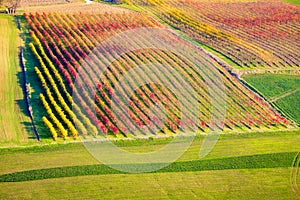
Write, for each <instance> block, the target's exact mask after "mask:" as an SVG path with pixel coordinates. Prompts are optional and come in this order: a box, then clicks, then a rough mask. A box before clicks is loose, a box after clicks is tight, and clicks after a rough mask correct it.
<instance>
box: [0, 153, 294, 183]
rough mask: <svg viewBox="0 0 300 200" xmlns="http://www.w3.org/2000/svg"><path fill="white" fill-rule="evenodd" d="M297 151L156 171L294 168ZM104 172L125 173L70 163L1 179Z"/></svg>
mask: <svg viewBox="0 0 300 200" xmlns="http://www.w3.org/2000/svg"><path fill="white" fill-rule="evenodd" d="M296 155H297V152H284V153H273V154H258V155H250V156H238V157H228V158H218V159H211V160H194V161H186V162H174V163H171V164H170V165H168V166H167V167H165V168H163V169H160V170H158V171H156V172H150V173H161V172H193V171H205V170H226V169H257V168H279V167H291V163H292V161H293V159H294V157H295V156H296ZM149 165H152V166H153V167H155V165H158V164H155V163H154V164H124V165H122V168H123V169H126V168H128V169H132V167H134V168H136V169H139V170H138V171H141V169H143V168H144V167H145V169H147V168H148V167H149ZM101 174H126V173H125V172H121V171H118V170H116V169H113V168H110V167H108V166H106V165H104V164H98V165H83V166H67V167H57V168H47V169H38V170H29V171H22V172H15V173H11V174H4V175H1V176H0V182H22V181H31V180H42V179H49V178H62V177H75V176H87V175H101Z"/></svg>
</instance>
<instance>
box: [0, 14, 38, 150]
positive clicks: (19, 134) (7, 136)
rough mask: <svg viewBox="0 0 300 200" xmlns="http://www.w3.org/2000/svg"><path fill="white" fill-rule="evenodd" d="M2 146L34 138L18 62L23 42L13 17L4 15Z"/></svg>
mask: <svg viewBox="0 0 300 200" xmlns="http://www.w3.org/2000/svg"><path fill="white" fill-rule="evenodd" d="M0 27H1V29H0V55H1V56H0V66H1V67H0V143H7V144H10V143H20V142H25V141H27V140H28V136H32V132H31V127H30V118H29V117H28V116H27V115H26V105H25V101H24V95H23V91H22V86H21V84H22V82H23V78H22V70H21V68H20V66H19V60H18V45H20V40H19V37H18V30H17V27H16V24H15V22H14V18H13V17H12V16H6V15H1V14H0Z"/></svg>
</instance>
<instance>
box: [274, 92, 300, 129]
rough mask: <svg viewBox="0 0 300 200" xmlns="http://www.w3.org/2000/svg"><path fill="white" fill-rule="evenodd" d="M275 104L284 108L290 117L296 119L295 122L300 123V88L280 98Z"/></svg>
mask: <svg viewBox="0 0 300 200" xmlns="http://www.w3.org/2000/svg"><path fill="white" fill-rule="evenodd" d="M274 104H275V105H276V106H277V107H279V108H283V110H284V113H285V114H287V115H288V116H289V117H290V118H292V119H294V120H295V122H297V123H298V124H299V125H300V106H299V105H300V90H298V92H296V93H293V94H291V95H289V96H286V97H284V98H282V99H279V100H278V101H276V102H274Z"/></svg>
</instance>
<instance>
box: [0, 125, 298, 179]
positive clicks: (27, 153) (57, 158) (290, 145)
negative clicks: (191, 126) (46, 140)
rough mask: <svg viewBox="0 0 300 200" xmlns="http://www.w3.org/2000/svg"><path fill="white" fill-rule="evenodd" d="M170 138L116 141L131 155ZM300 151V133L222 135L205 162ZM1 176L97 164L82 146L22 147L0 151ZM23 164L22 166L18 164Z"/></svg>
mask: <svg viewBox="0 0 300 200" xmlns="http://www.w3.org/2000/svg"><path fill="white" fill-rule="evenodd" d="M203 139H204V137H203V136H198V137H196V138H195V140H194V142H193V143H192V145H191V146H190V147H189V149H188V150H187V151H186V152H185V153H184V154H183V155H182V156H181V157H180V158H179V160H178V161H180V162H181V161H193V160H199V150H200V147H201V144H202V142H203ZM170 140H171V138H167V139H165V138H162V139H154V140H135V141H116V142H115V143H116V145H117V146H120V148H122V149H124V150H126V151H131V152H150V151H154V150H157V149H160V148H162V147H163V146H164V145H165V144H167V143H169V142H170ZM297 151H300V130H298V131H289V132H287V131H283V132H273V133H243V134H229V135H225V134H224V135H221V136H220V139H219V141H218V142H217V144H216V145H215V147H214V148H213V150H212V151H211V152H210V153H209V154H208V155H207V157H205V158H204V159H219V158H227V157H235V156H247V155H255V154H272V153H280V152H297ZM0 160H1V164H0V174H7V173H14V172H18V171H26V170H38V169H42V168H56V167H64V166H79V165H95V164H99V161H97V160H96V159H95V158H94V157H93V156H92V155H91V154H90V153H89V152H88V150H87V149H86V148H85V147H84V146H83V144H82V143H69V144H51V145H43V146H34V147H23V148H20V147H19V148H6V149H0ZM20 163H22V164H20Z"/></svg>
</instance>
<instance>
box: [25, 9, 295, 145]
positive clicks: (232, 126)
mask: <svg viewBox="0 0 300 200" xmlns="http://www.w3.org/2000/svg"><path fill="white" fill-rule="evenodd" d="M25 18H26V19H27V21H28V23H29V24H30V26H31V29H32V30H33V31H31V32H30V34H31V36H32V38H33V41H34V42H33V43H30V44H29V46H30V48H31V50H32V51H33V53H34V54H35V57H36V58H37V60H39V66H37V67H35V69H34V70H35V72H36V73H37V75H38V77H39V79H40V80H41V83H42V85H43V87H44V92H43V93H42V94H40V98H41V100H42V104H43V106H44V108H46V111H47V115H45V117H46V118H49V119H50V121H49V120H48V121H49V123H48V121H46V122H45V123H46V124H47V126H48V127H49V128H50V130H51V129H52V128H51V127H52V126H54V127H56V128H54V129H52V130H53V131H52V134H53V137H54V138H55V139H56V137H57V135H58V136H60V137H67V136H73V137H76V136H77V135H78V132H80V133H81V134H83V135H97V133H95V130H96V129H95V126H96V127H97V128H98V129H99V130H100V132H102V133H104V134H107V133H109V134H110V133H112V134H115V135H118V134H123V135H124V136H128V135H130V134H134V135H136V134H142V135H143V134H148V133H151V132H152V134H156V132H153V131H152V130H154V129H156V128H158V129H157V130H158V131H162V132H163V133H164V134H167V133H169V132H173V133H176V132H178V131H179V129H180V127H181V126H186V125H187V124H190V125H189V126H191V123H195V126H196V129H198V131H200V132H203V131H207V130H208V129H209V128H212V127H213V126H220V128H221V129H223V128H224V129H225V130H226V129H228V130H251V129H252V128H254V129H256V128H269V129H270V128H272V127H286V126H288V124H289V123H288V121H287V120H286V119H284V118H283V117H281V116H280V115H279V114H278V113H276V111H275V110H274V109H272V108H271V107H270V106H269V105H268V103H266V102H265V101H264V100H263V99H261V98H260V97H258V96H256V94H254V93H252V92H251V91H250V90H249V89H247V88H245V87H244V86H243V85H242V84H241V83H240V82H239V80H238V79H237V78H236V77H234V76H232V75H231V74H230V73H229V72H228V71H227V70H226V68H225V67H224V64H223V63H222V62H220V61H218V60H217V59H216V58H214V57H211V56H210V54H209V53H207V52H205V51H203V50H201V49H200V50H199V52H200V53H199V54H197V55H196V54H195V55H193V56H198V57H202V58H201V61H200V63H198V64H197V65H196V66H194V65H191V64H190V63H189V60H184V59H183V58H181V57H180V56H181V55H180V54H178V55H176V54H175V52H174V53H170V52H168V51H172V49H178V48H180V46H184V48H191V47H190V46H192V44H191V43H189V42H187V41H185V40H183V39H181V38H180V37H178V36H176V35H174V34H172V33H171V32H167V34H166V35H168V37H169V38H167V36H166V35H164V36H163V38H164V39H163V41H161V42H162V43H160V44H163V45H162V46H161V47H164V48H167V47H166V46H168V45H169V46H171V47H172V48H170V49H166V50H163V49H160V48H159V47H155V42H154V40H152V43H151V48H152V49H149V48H148V49H144V50H138V51H137V50H134V51H132V52H130V51H129V52H128V53H127V54H128V55H127V54H123V55H122V56H121V57H120V58H119V59H117V60H115V61H113V62H112V63H111V64H112V66H110V67H109V68H108V69H109V70H104V71H101V69H102V68H103V67H105V65H106V63H108V62H109V61H107V60H105V57H106V59H108V58H109V56H114V55H119V54H121V53H119V52H122V51H123V50H122V48H125V49H126V48H130V47H122V46H117V45H116V44H107V45H108V46H104V47H101V45H103V44H101V42H102V41H105V39H106V38H109V37H110V36H111V35H112V34H116V33H118V32H120V31H121V30H122V31H125V30H130V29H133V28H135V29H136V28H141V27H162V25H161V24H158V23H157V22H156V21H154V20H153V19H151V18H149V17H146V16H144V15H141V14H138V13H132V14H125V13H123V14H104V15H103V14H97V15H82V14H76V15H58V14H42V15H40V14H38V13H37V14H36V15H32V14H30V15H26V14H25ZM126 19H128V20H126ZM129 19H130V20H129ZM128 21H130V22H129V23H128ZM75 24H76V26H75ZM149 30H150V31H151V30H152V29H149V28H148V29H147V30H146V31H144V32H143V34H144V37H148V39H147V40H143V38H140V37H138V39H134V40H133V38H132V41H131V40H128V39H127V40H126V41H127V44H131V43H132V44H134V45H135V46H139V48H140V47H143V46H145V47H147V46H149V45H148V44H147V43H149V42H150V41H149V39H150V38H153V37H155V35H151V34H152V33H149V32H147V31H149ZM147 34H150V36H147ZM158 39H159V38H158ZM174 40H175V41H176V44H178V46H177V47H176V46H175V47H174V46H172V42H174ZM99 44H101V45H100V49H96V53H93V51H94V52H95V50H94V48H95V47H97V45H99ZM173 44H174V43H173ZM104 45H105V43H104ZM112 45H116V46H112ZM149 47H150V46H149ZM98 48H99V47H98ZM139 48H138V49H139ZM155 48H156V50H155ZM98 51H100V52H98ZM89 54H92V56H90V55H89ZM104 55H105V56H104ZM186 55H187V54H186ZM85 59H89V64H88V65H86V64H83V63H84V62H85V61H84V60H85ZM90 59H93V60H90ZM113 60H114V59H113ZM157 62H158V63H159V64H160V65H162V66H161V67H158V68H153V67H152V69H151V68H149V70H150V71H149V73H154V74H155V77H158V80H157V81H156V82H154V83H151V82H149V83H144V84H146V85H140V86H138V85H137V83H138V82H139V80H140V79H141V78H143V79H147V77H146V76H145V74H141V72H138V71H137V72H135V74H132V75H131V77H130V79H132V80H134V81H135V82H136V83H133V82H132V83H131V82H129V83H126V85H122V86H121V88H119V90H118V89H117V88H116V87H117V85H118V83H119V82H120V81H121V77H122V74H126V72H127V71H130V70H131V69H132V68H138V67H139V66H142V65H144V64H145V63H146V64H147V63H157ZM170 67H171V68H172V69H175V70H176V73H178V75H179V76H182V77H183V78H184V79H183V80H180V79H179V78H178V77H177V76H178V75H177V74H172V73H170V71H168V69H169V68H170ZM81 68H82V69H81ZM31 69H33V68H32V67H31ZM146 70H147V69H146ZM203 70H204V71H203ZM77 73H79V74H77ZM159 74H162V75H163V76H159ZM123 76H124V75H123ZM75 78H76V82H74V80H75ZM148 79H149V78H148ZM150 80H152V81H153V80H154V77H152V78H151V77H150ZM220 81H221V82H220ZM177 82H178V83H180V84H183V83H184V82H185V83H186V84H188V86H189V87H190V88H191V90H193V92H194V93H195V95H196V96H194V97H188V93H186V92H185V91H183V90H181V91H180V92H179V93H181V94H179V93H178V91H176V90H177V89H176V88H178V86H177V85H176V84H178V83H177ZM214 84H218V87H220V86H221V85H220V84H223V85H224V93H226V96H225V98H226V99H225V100H224V105H222V106H227V112H224V111H222V109H221V108H219V107H216V106H215V105H213V102H212V100H211V98H214V96H212V95H213V94H212V93H211V91H210V90H211V88H216V86H214ZM209 87H211V88H209ZM89 88H96V90H95V91H91V93H89V92H90V91H88V90H90V89H89ZM172 88H173V89H172ZM71 89H72V90H73V96H72V91H71ZM185 89H187V88H185ZM187 91H190V90H187ZM221 92H222V91H220V92H219V93H216V94H215V95H222V94H221ZM172 93H173V94H172ZM115 94H118V95H115ZM91 95H92V96H91ZM178 95H179V96H178ZM180 95H183V96H185V98H191V99H189V102H190V104H189V105H195V106H197V107H198V108H197V110H196V111H193V109H194V108H191V107H189V106H187V105H184V104H182V102H181V99H180ZM74 96H75V98H76V100H75V104H74V103H73V104H72V105H71V102H72V98H74ZM111 97H113V98H115V102H114V101H113V100H111V99H110V98H111ZM93 98H95V99H93ZM192 101H194V102H196V104H197V105H196V104H192ZM218 103H219V102H218ZM153 104H156V105H157V104H161V105H162V106H163V107H162V108H160V112H163V109H164V110H165V111H166V115H165V116H163V117H166V118H165V119H166V121H165V122H163V123H164V125H163V124H161V122H160V119H159V118H156V119H155V118H152V117H151V116H152V115H154V116H155V113H153V111H152V109H151V107H152V106H153ZM180 104H181V106H183V107H184V106H187V108H186V113H185V114H186V116H187V117H188V118H187V119H184V117H183V114H182V112H181V110H180V107H179V105H180ZM124 105H125V107H124ZM126 105H127V107H126ZM71 106H72V108H73V109H75V110H74V111H71ZM112 106H115V107H114V109H117V110H113V109H112V108H111V107H112ZM212 106H215V107H214V108H213V109H217V110H215V112H216V113H217V114H216V115H219V116H220V118H219V120H222V119H223V120H224V121H221V122H218V123H219V124H212V123H216V122H211V121H210V120H211V118H212V115H214V114H213V113H212ZM181 109H182V108H181ZM124 111H125V113H122V112H124ZM39 112H40V111H39ZM55 113H56V114H55ZM61 113H64V114H61ZM196 113H198V114H196ZM196 115H197V116H196ZM186 116H185V117H186ZM193 117H196V118H200V119H197V121H193ZM86 118H88V119H89V121H88V120H87V119H86ZM75 119H81V120H79V121H80V122H79V121H77V122H79V124H76V125H77V126H78V127H77V128H80V130H78V131H75V130H74V126H73V125H72V124H73V123H72V121H74V120H75ZM198 120H199V121H198ZM44 121H45V120H44ZM184 123H187V124H184ZM52 124H53V125H52ZM221 126H222V127H221ZM54 130H56V131H55V132H54ZM64 131H67V132H69V133H68V134H67V133H64Z"/></svg>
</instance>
